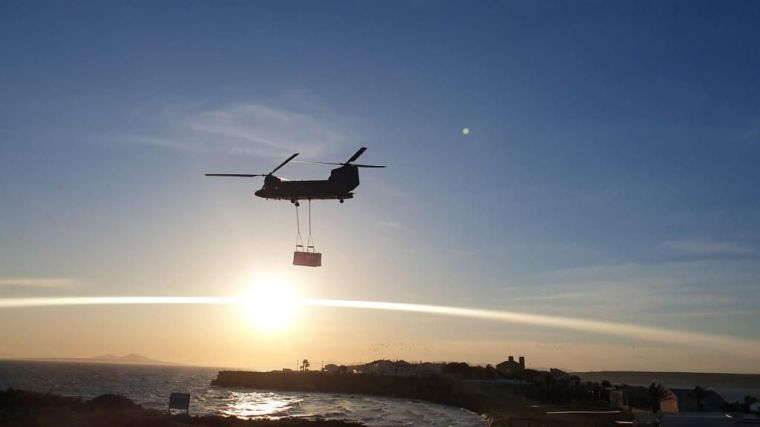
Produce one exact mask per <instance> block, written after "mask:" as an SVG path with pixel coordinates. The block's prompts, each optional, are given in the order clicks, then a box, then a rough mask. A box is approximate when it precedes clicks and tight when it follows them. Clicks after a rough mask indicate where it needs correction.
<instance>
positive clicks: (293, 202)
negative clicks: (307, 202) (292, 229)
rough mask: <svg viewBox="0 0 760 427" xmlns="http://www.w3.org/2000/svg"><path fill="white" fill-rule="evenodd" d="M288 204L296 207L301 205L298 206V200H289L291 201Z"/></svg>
mask: <svg viewBox="0 0 760 427" xmlns="http://www.w3.org/2000/svg"><path fill="white" fill-rule="evenodd" d="M290 203H292V204H294V205H296V207H299V206H301V204H300V203H298V200H297V199H291V200H290Z"/></svg>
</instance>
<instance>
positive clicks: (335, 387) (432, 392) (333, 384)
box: [211, 371, 479, 411]
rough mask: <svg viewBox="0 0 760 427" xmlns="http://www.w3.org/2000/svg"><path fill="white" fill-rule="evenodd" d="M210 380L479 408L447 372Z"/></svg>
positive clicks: (277, 374)
mask: <svg viewBox="0 0 760 427" xmlns="http://www.w3.org/2000/svg"><path fill="white" fill-rule="evenodd" d="M211 384H212V385H217V386H223V387H245V388H255V389H263V390H279V391H301V392H323V393H348V394H368V395H376V396H386V397H396V398H402V399H417V400H427V401H429V402H434V403H441V404H445V405H453V406H459V407H464V408H467V409H471V410H476V411H477V410H478V409H479V408H478V406H479V405H478V404H477V399H474V396H472V395H471V394H470V393H466V392H463V391H462V390H461V389H460V387H459V384H458V383H457V381H456V380H455V379H452V378H450V377H446V376H415V377H401V376H392V375H377V374H328V373H323V372H295V371H291V372H288V371H273V372H248V371H221V372H219V374H218V375H217V377H216V379H214V380H213V381H212V382H211Z"/></svg>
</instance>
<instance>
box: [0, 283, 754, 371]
mask: <svg viewBox="0 0 760 427" xmlns="http://www.w3.org/2000/svg"><path fill="white" fill-rule="evenodd" d="M256 289H260V290H258V291H257V290H256ZM288 289H289V290H288ZM113 304H233V305H240V306H242V307H243V308H244V309H245V310H246V311H247V312H249V313H250V316H251V318H252V322H253V323H254V324H255V325H257V326H259V327H261V328H262V329H264V330H277V329H278V328H282V327H287V326H288V325H289V324H290V322H292V320H293V318H294V317H295V315H296V314H297V313H296V312H297V310H298V308H299V307H300V306H310V307H325V308H349V309H364V310H385V311H401V312H410V313H422V314H434V315H442V316H455V317H465V318H470V319H480V320H488V321H497V322H508V323H520V324H527V325H534V326H542V327H547V328H556V329H564V330H573V331H581V332H589V333H596V334H603V335H610V336H618V337H625V338H631V339H635V340H638V341H649V342H660V343H666V344H672V345H680V346H687V347H697V348H705V349H710V350H714V351H718V352H721V353H730V354H735V355H742V356H749V357H757V354H760V342H758V341H755V340H751V339H742V338H736V337H731V336H722V335H710V334H704V333H699V332H691V331H681V330H675V329H667V328H659V327H650V326H639V325H632V324H625V323H617V322H603V321H599V320H588V319H576V318H570V317H560V316H546V315H541V314H530V313H520V312H515V311H503V310H502V311H498V310H483V309H477V308H464V307H448V306H439V305H426V304H408V303H398V302H383V301H356V300H340V299H305V300H302V299H299V298H298V294H297V293H295V290H294V289H292V288H288V287H287V286H280V287H277V285H276V284H273V283H270V284H269V285H263V286H262V287H260V288H259V287H257V288H254V290H253V291H252V292H251V293H250V294H249V295H247V296H246V297H243V298H236V297H171V296H168V297H154V296H147V297H140V296H131V297H69V298H2V299H0V308H23V307H50V306H77V305H113Z"/></svg>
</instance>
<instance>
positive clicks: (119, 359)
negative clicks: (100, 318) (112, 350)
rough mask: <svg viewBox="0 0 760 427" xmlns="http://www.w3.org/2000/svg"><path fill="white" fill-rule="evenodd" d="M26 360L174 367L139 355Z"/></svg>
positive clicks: (169, 363) (168, 363)
mask: <svg viewBox="0 0 760 427" xmlns="http://www.w3.org/2000/svg"><path fill="white" fill-rule="evenodd" d="M27 360H39V361H54V362H77V363H113V364H124V365H176V363H171V362H164V361H161V360H156V359H151V358H149V357H145V356H142V355H140V354H134V353H132V354H127V355H124V356H117V355H114V354H104V355H101V356H92V357H45V358H31V359H27Z"/></svg>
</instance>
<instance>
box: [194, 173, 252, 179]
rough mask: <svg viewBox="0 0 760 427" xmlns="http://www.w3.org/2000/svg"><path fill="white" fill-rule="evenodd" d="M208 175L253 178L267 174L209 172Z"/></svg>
mask: <svg viewBox="0 0 760 427" xmlns="http://www.w3.org/2000/svg"><path fill="white" fill-rule="evenodd" d="M206 176H234V177H238V178H252V177H254V176H266V175H262V174H256V175H251V174H243V173H207V174H206Z"/></svg>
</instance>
